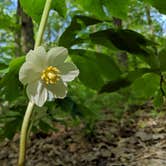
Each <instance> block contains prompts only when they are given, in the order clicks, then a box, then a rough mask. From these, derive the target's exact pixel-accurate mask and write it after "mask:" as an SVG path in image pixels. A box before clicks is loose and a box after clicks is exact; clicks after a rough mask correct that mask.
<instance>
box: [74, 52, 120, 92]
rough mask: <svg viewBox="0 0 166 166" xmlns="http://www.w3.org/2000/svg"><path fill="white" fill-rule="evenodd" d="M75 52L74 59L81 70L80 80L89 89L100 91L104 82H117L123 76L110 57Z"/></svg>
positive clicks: (94, 53) (95, 53)
mask: <svg viewBox="0 0 166 166" xmlns="http://www.w3.org/2000/svg"><path fill="white" fill-rule="evenodd" d="M73 52H74V55H73V56H72V59H73V61H74V62H75V63H76V65H77V66H78V68H79V70H80V75H79V78H80V80H81V81H82V82H83V83H84V84H85V85H86V86H87V87H90V88H92V89H97V90H99V89H100V88H101V87H102V86H103V85H104V82H106V81H108V80H116V79H117V78H119V76H120V75H121V71H120V69H119V67H118V66H117V65H116V63H115V62H114V60H113V59H112V58H111V57H110V56H108V55H105V54H101V53H97V52H92V51H85V50H77V51H76V50H75V51H73Z"/></svg>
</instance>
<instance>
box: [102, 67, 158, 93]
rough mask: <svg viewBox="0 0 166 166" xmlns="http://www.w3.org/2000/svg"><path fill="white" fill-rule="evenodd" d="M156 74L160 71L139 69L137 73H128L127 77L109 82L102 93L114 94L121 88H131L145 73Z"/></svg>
mask: <svg viewBox="0 0 166 166" xmlns="http://www.w3.org/2000/svg"><path fill="white" fill-rule="evenodd" d="M150 72H154V73H157V72H158V71H156V70H152V69H149V68H142V69H137V70H135V71H130V72H128V73H127V74H126V75H125V76H124V75H122V76H120V77H119V78H118V79H116V80H111V81H108V82H107V83H106V84H105V85H104V86H103V87H102V88H101V89H100V91H99V92H100V93H103V92H114V91H117V90H119V89H121V88H125V87H128V86H130V85H131V84H132V83H133V82H134V81H135V80H136V79H138V78H140V77H141V76H142V75H143V74H145V73H150Z"/></svg>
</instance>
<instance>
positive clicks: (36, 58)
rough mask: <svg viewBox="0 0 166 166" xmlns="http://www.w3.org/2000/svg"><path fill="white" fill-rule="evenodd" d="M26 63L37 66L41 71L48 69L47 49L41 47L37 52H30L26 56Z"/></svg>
mask: <svg viewBox="0 0 166 166" xmlns="http://www.w3.org/2000/svg"><path fill="white" fill-rule="evenodd" d="M26 62H31V63H33V64H35V65H36V66H37V67H38V68H39V69H40V70H41V69H43V68H45V67H47V56H46V51H45V48H44V47H42V46H40V47H37V48H36V49H35V50H30V51H29V52H28V54H27V55H26Z"/></svg>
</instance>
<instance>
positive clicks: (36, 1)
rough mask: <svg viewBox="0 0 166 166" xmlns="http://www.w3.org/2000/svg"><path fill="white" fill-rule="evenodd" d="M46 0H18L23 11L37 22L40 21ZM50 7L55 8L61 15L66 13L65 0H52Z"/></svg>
mask: <svg viewBox="0 0 166 166" xmlns="http://www.w3.org/2000/svg"><path fill="white" fill-rule="evenodd" d="M45 2H46V0H28V1H27V0H20V3H21V6H22V7H23V9H24V11H25V12H26V13H27V14H28V15H29V16H30V17H32V19H34V20H35V21H36V22H37V23H39V22H40V19H41V16H42V13H43V9H44V5H45ZM51 8H52V9H55V10H56V11H57V12H58V13H59V14H60V15H61V16H65V15H66V3H65V0H60V1H59V0H53V1H52V6H51Z"/></svg>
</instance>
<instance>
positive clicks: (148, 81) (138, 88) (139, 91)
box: [132, 73, 160, 99]
mask: <svg viewBox="0 0 166 166" xmlns="http://www.w3.org/2000/svg"><path fill="white" fill-rule="evenodd" d="M159 85H160V77H159V75H157V74H154V73H149V74H144V75H143V76H142V77H140V78H138V79H137V80H135V81H134V83H133V84H132V91H133V93H134V95H136V96H138V97H140V98H145V99H148V98H150V97H152V96H154V94H155V92H156V91H157V90H158V89H159Z"/></svg>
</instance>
